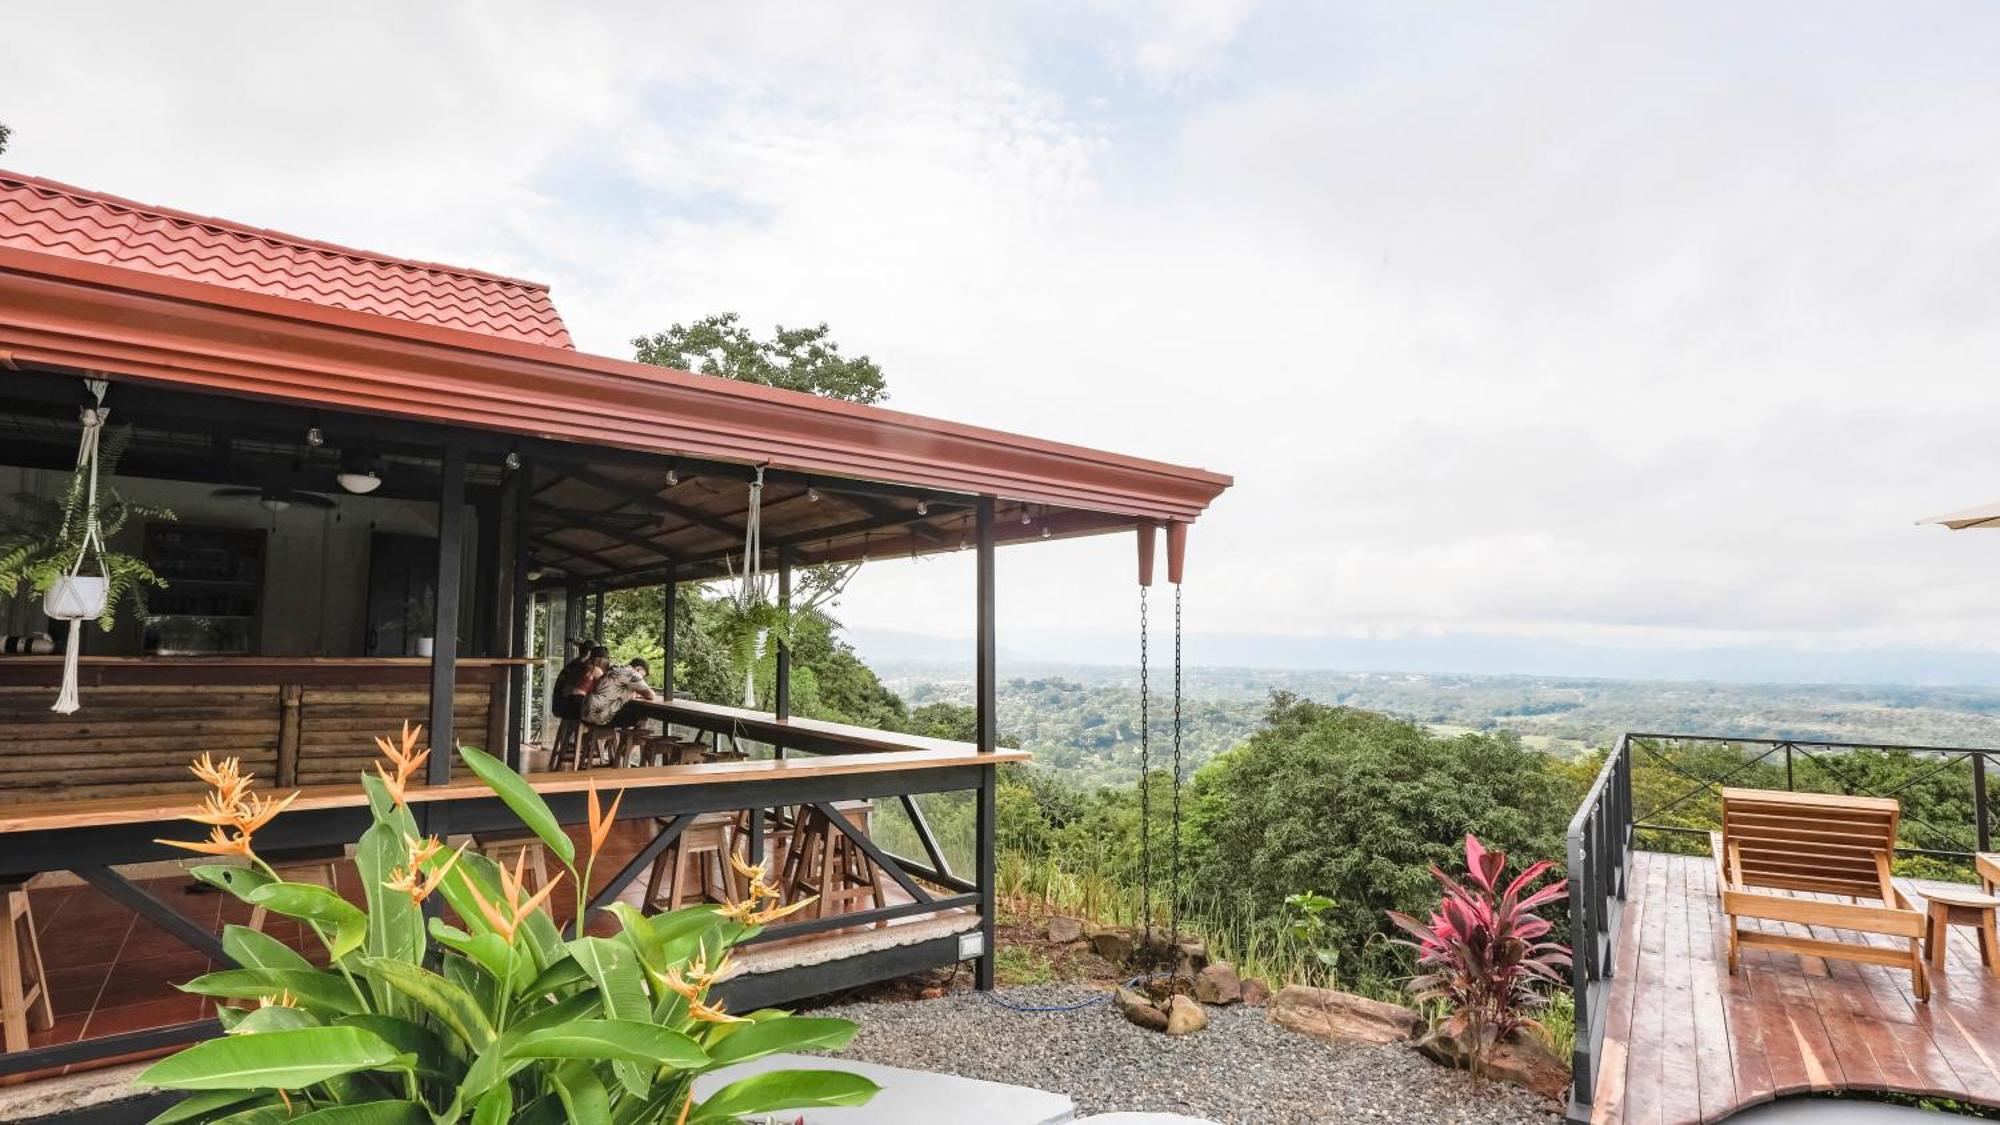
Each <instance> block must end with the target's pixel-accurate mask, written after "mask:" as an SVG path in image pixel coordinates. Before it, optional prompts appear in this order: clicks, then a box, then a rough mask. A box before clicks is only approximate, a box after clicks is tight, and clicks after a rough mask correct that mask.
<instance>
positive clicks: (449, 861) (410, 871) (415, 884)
mask: <svg viewBox="0 0 2000 1125" xmlns="http://www.w3.org/2000/svg"><path fill="white" fill-rule="evenodd" d="M411 843H412V844H415V843H416V841H414V840H413V841H411ZM443 850H444V845H443V844H440V843H438V842H437V840H436V838H431V839H428V840H426V841H424V846H423V847H422V848H421V849H418V848H412V850H411V855H410V866H409V867H407V868H402V867H398V868H396V869H395V870H393V871H391V872H389V879H388V881H387V882H385V883H383V884H382V885H383V886H384V887H387V888H388V889H390V890H392V891H401V892H403V893H404V894H406V895H409V896H410V903H411V905H413V906H422V905H423V904H424V900H425V899H427V898H429V897H431V895H432V894H433V893H435V892H436V891H437V889H438V888H439V887H440V886H442V885H444V880H445V876H447V875H449V874H451V869H452V868H453V867H456V866H458V859H459V857H460V856H462V855H464V854H465V845H463V844H461V845H459V848H458V850H457V851H455V852H453V853H451V855H450V856H449V857H447V858H446V859H445V861H444V862H443V863H440V864H438V865H437V866H436V867H433V868H432V869H431V871H430V873H429V874H428V875H426V874H424V872H423V869H422V867H421V865H422V864H423V862H424V861H425V860H428V859H430V858H431V857H433V856H435V855H437V854H438V853H439V852H441V851H443ZM474 893H475V895H476V894H477V892H474Z"/></svg>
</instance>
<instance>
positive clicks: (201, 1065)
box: [137, 1026, 401, 1090]
mask: <svg viewBox="0 0 2000 1125" xmlns="http://www.w3.org/2000/svg"><path fill="white" fill-rule="evenodd" d="M400 1059H401V1056H399V1055H398V1053H397V1051H396V1049H395V1048H394V1047H391V1046H390V1045H389V1044H387V1043H385V1042H383V1041H382V1039H381V1038H380V1037H379V1036H376V1035H373V1034H370V1033H369V1032H366V1031H363V1030H361V1029H360V1028H358V1027H337V1026H336V1027H301V1028H296V1029H293V1030H289V1031H271V1032H266V1033H263V1034H260V1035H225V1036H223V1037H222V1038H220V1039H210V1040H208V1041H206V1042H203V1043H197V1044H195V1045H194V1046H192V1047H189V1048H188V1049H187V1050H185V1051H182V1052H181V1053H179V1054H177V1055H173V1056H170V1057H168V1058H166V1059H162V1060H161V1061H159V1062H157V1063H154V1064H153V1065H152V1066H150V1067H147V1068H146V1069H145V1071H143V1072H142V1073H141V1074H140V1075H139V1077H138V1079H137V1081H138V1082H140V1083H142V1084H144V1085H148V1086H160V1087H163V1088H165V1089H169V1090H298V1089H303V1088H305V1087H307V1086H311V1085H313V1084H314V1083H317V1082H324V1081H326V1080H327V1079H329V1078H335V1077H338V1076H340V1075H343V1074H352V1073H353V1072H355V1071H357V1070H374V1069H377V1068H381V1067H390V1066H396V1065H398V1063H399V1062H400Z"/></svg>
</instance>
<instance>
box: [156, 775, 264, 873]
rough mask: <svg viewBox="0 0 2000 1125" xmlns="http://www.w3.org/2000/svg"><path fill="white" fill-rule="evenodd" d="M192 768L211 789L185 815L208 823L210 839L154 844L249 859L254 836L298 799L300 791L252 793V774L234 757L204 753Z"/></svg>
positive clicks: (199, 821)
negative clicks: (217, 757) (274, 795)
mask: <svg viewBox="0 0 2000 1125" xmlns="http://www.w3.org/2000/svg"><path fill="white" fill-rule="evenodd" d="M189 768H190V769H191V770H192V771H193V773H194V775H195V776H196V777H197V778H200V779H201V780H202V781H203V782H204V783H206V784H207V785H208V786H209V787H210V788H211V789H212V792H210V793H207V794H205V795H204V796H203V797H202V800H201V803H200V804H198V805H196V806H195V809H194V811H193V812H191V813H188V814H187V817H186V818H187V819H188V820H192V821H194V822H195V823H197V824H206V825H208V826H209V834H208V839H207V840H203V841H189V840H155V841H154V843H158V844H166V845H167V846H169V847H175V848H186V849H187V850H188V851H191V852H201V853H203V854H205V855H223V856H242V857H244V858H246V859H247V858H249V857H250V856H251V855H253V854H254V853H253V851H252V847H251V837H252V836H253V835H254V834H255V833H256V832H257V830H258V829H260V828H262V827H264V826H265V825H266V824H269V823H270V822H271V820H272V819H273V818H274V817H276V816H277V815H278V814H279V813H281V812H283V811H285V808H286V807H287V806H289V805H290V804H291V803H292V802H293V801H294V800H296V799H297V798H298V793H297V792H293V793H292V795H291V796H289V797H285V798H283V799H280V800H273V799H271V798H269V797H263V796H253V795H251V793H250V781H251V775H250V774H247V773H244V772H243V769H242V763H241V762H240V761H239V760H238V759H235V758H224V759H223V760H222V761H220V762H217V761H215V760H214V759H213V758H211V757H210V756H209V755H208V754H206V753H204V754H203V755H202V756H201V757H199V758H197V759H195V761H194V763H193V765H191V766H190V767H189Z"/></svg>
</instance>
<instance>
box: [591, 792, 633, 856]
mask: <svg viewBox="0 0 2000 1125" xmlns="http://www.w3.org/2000/svg"><path fill="white" fill-rule="evenodd" d="M589 794H590V858H592V859H596V858H597V854H598V853H599V852H601V851H603V850H604V842H605V841H606V840H608V839H610V838H611V826H612V825H614V824H616V823H617V822H618V806H619V805H620V804H623V803H624V801H625V791H624V790H623V789H620V790H619V791H618V793H617V795H615V796H613V797H612V798H611V811H610V812H608V813H602V814H600V812H599V811H598V807H597V779H596V778H591V779H590V790H589Z"/></svg>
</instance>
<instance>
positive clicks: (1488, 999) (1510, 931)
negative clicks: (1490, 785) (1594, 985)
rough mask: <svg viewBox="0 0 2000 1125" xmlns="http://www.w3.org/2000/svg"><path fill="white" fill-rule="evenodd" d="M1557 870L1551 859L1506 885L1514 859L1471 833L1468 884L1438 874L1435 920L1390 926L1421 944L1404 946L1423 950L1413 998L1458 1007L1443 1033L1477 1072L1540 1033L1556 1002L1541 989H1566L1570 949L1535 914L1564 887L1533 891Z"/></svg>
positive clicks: (1392, 915) (1399, 917)
mask: <svg viewBox="0 0 2000 1125" xmlns="http://www.w3.org/2000/svg"><path fill="white" fill-rule="evenodd" d="M1554 866H1555V864H1553V863H1551V862H1549V861H1548V860H1543V861H1541V862H1539V863H1534V864H1530V865H1529V866H1528V867H1527V868H1526V869H1525V870H1523V871H1522V872H1521V873H1520V874H1519V875H1516V876H1515V877H1514V879H1513V881H1512V882H1510V883H1507V884H1505V885H1504V886H1503V885H1502V884H1501V882H1500V880H1501V879H1502V878H1503V877H1504V875H1505V873H1506V870H1507V854H1506V853H1505V852H1499V851H1488V850H1486V848H1485V847H1484V846H1483V845H1481V844H1480V842H1479V840H1478V838H1477V837H1474V836H1473V835H1471V834H1470V833H1468V834H1467V835H1466V837H1465V869H1466V870H1465V879H1464V881H1463V882H1461V881H1459V880H1457V879H1454V878H1452V877H1451V876H1449V875H1447V874H1445V873H1444V872H1443V871H1442V870H1440V869H1439V868H1438V867H1437V866H1436V865H1432V867H1431V876H1432V877H1433V878H1435V879H1436V880H1437V881H1438V883H1439V884H1440V885H1442V886H1443V887H1444V899H1443V900H1442V901H1441V902H1439V903H1438V907H1437V910H1436V912H1434V913H1433V914H1432V915H1431V917H1430V921H1429V922H1428V923H1426V922H1419V921H1417V920H1416V919H1415V918H1412V917H1410V916H1409V915H1407V914H1401V913H1398V912H1396V911H1393V910H1392V911H1390V912H1389V919H1390V920H1391V921H1393V922H1395V923H1396V925H1398V926H1400V927H1402V928H1403V929H1404V930H1405V931H1407V932H1408V933H1409V934H1410V935H1411V936H1412V937H1414V938H1415V939H1416V940H1415V941H1402V942H1401V944H1403V945H1408V946H1411V947H1413V948H1415V949H1416V951H1417V964H1418V965H1420V966H1422V967H1423V969H1424V972H1423V973H1421V974H1420V975H1418V976H1417V977H1415V978H1414V979H1412V980H1411V981H1410V984H1409V988H1410V991H1411V993H1413V994H1414V995H1415V996H1416V997H1417V999H1419V1000H1424V1001H1430V1000H1443V1001H1445V1002H1446V1003H1447V1004H1449V1005H1450V1007H1451V1016H1450V1017H1449V1019H1448V1020H1447V1021H1446V1023H1445V1026H1444V1028H1443V1029H1442V1030H1443V1031H1444V1033H1445V1034H1447V1035H1449V1036H1451V1037H1452V1038H1453V1039H1456V1040H1457V1041H1458V1042H1460V1043H1461V1044H1463V1045H1464V1047H1465V1048H1466V1050H1467V1053H1468V1054H1469V1055H1470V1060H1469V1061H1470V1062H1471V1064H1472V1067H1473V1069H1474V1070H1475V1071H1478V1070H1482V1069H1484V1066H1485V1061H1486V1053H1487V1051H1488V1049H1489V1048H1491V1047H1492V1046H1493V1045H1494V1044H1496V1043H1499V1042H1501V1041H1503V1040H1505V1039H1507V1038H1508V1037H1509V1036H1511V1035H1513V1034H1514V1033H1515V1032H1517V1031H1520V1030H1522V1029H1524V1028H1538V1027H1539V1025H1538V1024H1537V1023H1536V1022H1535V1020H1534V1019H1533V1018H1531V1016H1530V1015H1529V1013H1531V1012H1533V1011H1535V1010H1536V1009H1538V1008H1541V1007H1543V1006H1544V1005H1546V1004H1547V1003H1548V998H1547V997H1546V996H1545V995H1544V994H1543V992H1542V990H1541V987H1540V986H1542V985H1544V984H1548V985H1555V986H1558V987H1560V986H1561V984H1562V980H1563V978H1562V970H1563V969H1565V968H1567V967H1568V966H1569V957H1570V952H1569V948H1568V947H1567V946H1564V945H1562V944H1560V943H1558V942H1553V941H1543V940H1542V939H1543V938H1544V937H1546V936H1547V935H1548V933H1549V930H1550V929H1551V925H1550V923H1549V920H1548V919H1546V918H1543V917H1541V916H1539V915H1537V914H1536V913H1535V910H1536V908H1537V907H1541V906H1546V905H1548V904H1549V903H1551V902H1554V901H1556V900H1557V899H1558V898H1560V897H1562V895H1563V893H1564V891H1565V887H1564V884H1563V883H1561V882H1560V881H1558V882H1555V883H1551V884H1549V885H1548V886H1545V887H1543V888H1541V889H1540V890H1536V891H1532V892H1531V891H1530V890H1529V888H1530V887H1532V886H1533V885H1534V884H1535V882H1536V881H1537V880H1539V879H1540V878H1541V877H1542V876H1544V875H1546V874H1548V872H1549V870H1550V869H1551V868H1553V867H1554Z"/></svg>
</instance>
